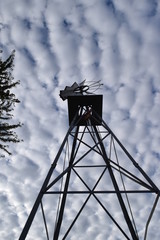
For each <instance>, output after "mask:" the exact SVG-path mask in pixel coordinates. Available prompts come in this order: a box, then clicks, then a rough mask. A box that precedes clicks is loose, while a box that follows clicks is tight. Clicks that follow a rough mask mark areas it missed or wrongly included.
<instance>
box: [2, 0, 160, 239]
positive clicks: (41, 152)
mask: <svg viewBox="0 0 160 240" xmlns="http://www.w3.org/2000/svg"><path fill="white" fill-rule="evenodd" d="M0 9H1V10H0V28H1V32H0V47H1V48H3V50H4V52H3V57H4V58H5V57H7V56H8V55H9V53H10V52H11V51H12V50H13V49H16V58H15V69H14V76H15V79H20V80H21V85H20V86H19V87H17V88H16V89H15V90H14V91H15V93H16V95H17V97H18V98H19V99H20V100H21V103H20V104H19V105H18V106H17V107H16V108H15V111H14V115H15V119H16V120H17V121H21V122H23V123H24V126H23V127H22V128H21V129H19V130H18V134H19V136H20V138H23V139H24V142H22V143H20V144H17V145H14V146H13V145H11V150H12V152H13V156H11V157H6V159H5V160H4V159H1V169H0V180H1V181H0V182H1V183H0V199H1V201H0V205H1V210H0V216H1V217H0V222H1V223H2V225H1V228H0V237H1V238H3V239H4V238H6V239H9V240H12V239H16V238H18V237H19V234H20V232H21V228H22V227H23V225H24V223H25V221H26V219H27V215H28V214H29V212H30V209H31V207H32V206H33V203H34V200H35V198H36V196H37V194H38V191H39V189H40V187H41V185H42V182H43V180H44V178H45V176H46V174H47V171H48V169H49V167H50V164H51V162H52V161H53V160H54V158H55V156H56V154H57V151H58V149H59V146H60V144H61V142H62V140H63V138H64V135H65V133H66V131H67V128H68V116H67V103H66V102H63V101H62V100H61V99H60V97H59V91H60V90H62V89H64V88H65V86H66V85H72V84H73V83H74V82H75V81H76V82H82V81H83V80H84V79H87V80H99V79H101V80H102V82H103V84H104V86H103V89H102V91H100V90H99V92H102V93H103V99H104V100H103V118H104V120H105V121H106V122H107V124H109V126H110V127H111V128H112V130H113V132H115V134H116V135H117V136H118V137H119V138H120V139H121V140H122V141H123V143H124V145H125V146H126V147H127V148H128V149H129V151H131V153H132V154H133V157H135V158H136V159H137V161H138V162H139V164H140V165H141V164H142V168H144V169H145V171H146V172H147V173H148V174H149V175H150V176H151V178H153V180H154V181H155V182H156V184H157V185H158V184H159V182H158V179H159V175H160V173H159V172H160V168H159V160H160V154H159V144H160V135H159V132H160V127H159V118H160V108H159V102H160V86H159V75H160V68H159V62H160V59H159V56H160V54H159V52H160V40H159V21H160V20H159V2H158V1H147V0H142V1H140V2H139V1H138V2H137V1H135V0H134V1H129V0H123V1H122V0H114V1H92V2H91V1H83V0H78V1H71V0H70V1H67V3H66V2H65V1H63V0H61V1H56V0H54V1H51V0H48V1H43V0H41V1H39V0H35V1H20V0H16V1H14V2H13V1H9V0H5V1H1V3H0ZM95 159H96V158H95ZM60 167H61V164H59V165H58V170H57V172H56V174H57V173H58V171H59V170H60ZM84 175H85V176H86V173H85V174H84ZM93 175H94V176H95V175H96V174H93ZM88 177H90V180H92V178H93V176H92V175H90V174H88ZM74 183H76V180H75V182H74ZM108 199H110V202H109V203H108V204H111V202H112V201H113V198H112V197H111V196H109V197H108ZM133 199H134V198H133ZM83 200H84V199H78V198H77V202H75V205H73V212H71V211H68V212H67V217H68V219H71V217H72V216H73V215H74V214H76V210H77V209H78V207H79V202H83ZM51 201H52V200H51V199H49V200H48V205H46V210H47V212H49V211H50V208H49V207H48V206H50V205H49V203H51ZM143 201H146V199H143V197H142V198H140V201H137V203H136V204H137V205H136V206H135V207H137V208H142V207H143V206H142V205H141V204H142V203H143ZM95 202H96V201H95ZM95 202H94V201H93V202H92V203H89V204H88V208H87V211H88V214H87V212H86V213H84V216H85V217H86V221H85V222H84V220H83V218H80V219H79V221H80V226H81V227H79V229H80V228H81V230H82V232H83V231H84V229H85V230H86V233H87V234H86V237H87V236H89V237H87V238H90V239H94V238H95V239H104V238H105V239H113V240H116V239H118V238H117V232H116V230H115V228H114V225H112V224H111V225H110V224H109V225H108V231H109V232H110V233H111V234H110V236H109V235H108V233H106V232H105V230H104V229H105V227H106V225H105V221H104V219H105V220H106V219H108V218H107V217H106V215H105V214H104V213H103V212H102V211H101V209H100V208H99V206H98V204H97V205H96V204H95ZM68 204H69V206H71V205H72V200H70V201H69V202H68ZM105 204H106V203H105ZM114 206H115V208H116V206H117V205H116V204H115V205H114ZM114 206H113V205H111V206H110V208H111V207H114ZM148 207H149V205H148V204H147V203H146V209H148ZM94 208H95V210H96V211H95V212H94V211H93V209H94ZM143 210H144V209H142V210H141V212H140V213H139V219H137V221H138V224H139V226H140V236H141V234H142V227H143V226H142V225H141V224H142V222H143V219H144V218H145V215H144V211H143ZM115 212H116V211H115ZM135 212H136V211H135ZM54 214H55V212H54ZM85 214H86V215H85ZM117 214H118V213H117ZM136 214H138V213H137V212H136ZM52 215H53V212H51V213H49V221H51V219H52ZM88 215H89V216H90V217H88V218H87V216H88ZM104 215H105V216H104ZM2 216H5V217H3V218H4V219H5V220H4V219H3V218H2ZM117 216H119V215H117ZM38 217H39V216H38ZM158 218H159V212H156V213H155V215H154V218H153V223H152V224H153V225H154V224H156V222H158V220H157V219H158ZM98 221H100V222H101V225H102V228H101V229H102V230H101V233H98V226H97V222H98ZM107 221H108V222H109V223H111V222H110V221H109V220H107ZM37 222H38V220H36V223H37ZM36 223H35V224H36ZM91 223H92V225H91ZM153 225H152V228H151V229H150V231H149V238H150V239H151V238H153V239H155V240H157V239H159V237H160V232H158V231H156V232H155V230H154V226H153ZM77 228H78V224H77V225H75V231H76V230H77ZM8 229H11V230H10V231H8ZM39 231H42V226H41V225H39V228H38V229H37V228H35V229H33V232H32V233H33V236H34V238H35V239H38V233H39ZM96 233H97V236H96ZM76 238H77V239H84V236H83V235H81V234H80V233H77V235H76ZM71 239H75V237H74V236H73V235H72V236H71ZM121 239H122V238H121Z"/></svg>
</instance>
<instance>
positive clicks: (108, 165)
mask: <svg viewBox="0 0 160 240" xmlns="http://www.w3.org/2000/svg"><path fill="white" fill-rule="evenodd" d="M67 99H68V111H69V125H70V126H69V129H68V132H67V134H66V136H65V138H64V140H63V142H62V144H61V146H60V149H59V151H58V153H57V156H56V157H55V160H54V161H53V163H52V165H51V167H50V169H49V172H48V174H47V177H46V179H45V181H44V183H43V186H42V188H41V190H40V192H39V194H38V197H37V200H36V201H35V204H34V206H33V209H32V211H31V213H30V215H29V217H28V220H27V222H26V225H25V227H24V229H23V231H22V233H21V236H20V238H19V240H24V239H26V236H27V235H28V231H29V229H30V227H31V225H32V222H33V219H34V218H35V216H36V214H37V212H38V211H37V210H38V208H39V209H41V212H42V222H44V231H42V232H41V233H40V234H41V236H42V239H47V240H49V239H54V240H59V239H71V237H72V236H74V235H76V234H78V235H81V237H83V236H84V239H87V234H89V230H87V229H85V226H83V228H84V229H83V230H81V233H80V230H79V229H82V228H80V225H79V224H81V223H82V221H80V222H79V219H83V217H84V220H86V219H87V218H90V217H93V219H95V216H96V214H97V216H96V219H97V220H98V219H99V220H100V218H101V214H102V212H103V214H104V216H103V227H104V226H105V228H102V226H101V224H102V223H101V224H100V223H99V222H98V221H97V222H95V221H94V220H93V221H92V222H91V223H93V224H94V226H95V225H96V230H95V231H96V234H97V235H98V234H100V233H101V232H102V229H103V232H105V237H106V238H105V239H108V237H109V236H110V234H112V233H111V232H110V229H111V227H110V226H113V225H114V226H115V229H117V235H118V236H119V237H120V238H121V239H133V240H138V239H142V236H141V235H142V234H141V235H140V236H139V234H140V231H141V228H142V226H143V228H144V229H145V230H144V231H143V237H144V239H146V236H147V231H148V226H149V223H150V220H151V218H152V215H153V212H154V210H155V207H156V204H157V201H158V198H159V195H160V191H159V189H158V187H157V186H156V185H155V184H154V183H153V181H152V180H151V179H150V177H149V176H148V175H147V174H146V173H145V171H144V170H143V169H142V168H141V167H140V166H139V164H138V163H137V162H136V161H135V160H134V158H133V157H132V156H131V155H130V154H129V152H128V151H127V150H126V148H125V147H124V146H123V145H122V143H121V142H120V141H119V139H118V138H117V137H116V136H115V134H114V133H113V132H112V131H111V129H110V128H109V127H108V125H107V124H106V123H105V121H104V120H103V119H102V95H89V96H86V95H84V96H83V95H76V94H75V95H74V96H67ZM142 195H143V196H144V195H145V198H143V199H146V200H148V201H149V202H150V200H151V198H152V199H153V200H152V203H153V204H152V206H151V211H150V212H148V218H147V219H146V223H145V222H144V223H141V226H138V225H137V219H138V217H137V204H136V200H137V199H138V197H139V196H142ZM51 197H52V200H51ZM47 200H48V202H47ZM45 201H46V205H45ZM49 204H50V205H49ZM90 204H91V205H90ZM143 204H144V203H142V206H143ZM90 212H92V214H91V216H90ZM100 213H101V214H100ZM83 214H84V215H83ZM40 223H41V222H40V219H39V216H38V227H42V226H41V224H40ZM86 225H87V224H86ZM35 228H36V227H35ZM115 229H114V231H116V230H115ZM31 234H32V232H31ZM94 236H95V237H96V235H94ZM77 239H78V238H77ZM88 239H89V238H88Z"/></svg>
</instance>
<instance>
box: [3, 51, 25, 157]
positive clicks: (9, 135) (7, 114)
mask: <svg viewBox="0 0 160 240" xmlns="http://www.w3.org/2000/svg"><path fill="white" fill-rule="evenodd" d="M14 57H15V51H13V52H12V53H11V55H10V56H9V57H8V58H7V59H6V60H5V61H3V60H2V59H0V150H1V151H2V152H7V153H8V154H9V155H10V154H11V152H9V150H8V147H9V146H8V145H6V143H7V142H8V143H9V142H14V143H17V142H20V141H21V140H20V139H19V138H18V136H17V134H16V132H15V131H14V130H15V129H16V128H17V127H21V126H22V124H21V123H20V122H19V123H17V124H13V123H12V119H13V114H12V111H13V110H14V107H15V104H16V103H19V102H20V101H19V100H18V99H17V98H16V96H15V94H14V93H12V92H11V90H12V88H14V87H16V86H17V85H18V84H20V81H14V77H13V75H12V71H13V67H14V64H13V62H14ZM2 156H4V155H2V154H1V153H0V157H2Z"/></svg>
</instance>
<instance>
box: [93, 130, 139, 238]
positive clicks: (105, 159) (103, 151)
mask: <svg viewBox="0 0 160 240" xmlns="http://www.w3.org/2000/svg"><path fill="white" fill-rule="evenodd" d="M93 127H94V130H95V133H96V136H97V139H98V141H99V143H100V147H101V150H102V154H103V155H102V156H103V159H104V161H105V163H106V165H107V167H108V171H109V174H110V177H111V180H112V183H113V186H114V188H115V191H116V194H117V197H118V200H119V203H120V206H121V209H122V211H123V215H124V218H125V220H126V223H127V225H128V228H129V230H130V233H131V236H132V238H133V240H138V237H137V235H136V232H135V229H134V227H133V225H132V222H131V220H130V217H129V215H128V212H127V209H126V207H125V204H124V201H123V198H122V196H121V193H120V190H119V187H118V184H117V181H116V178H115V176H114V174H113V171H112V168H111V165H110V162H109V159H108V157H107V153H106V150H105V148H104V144H103V142H102V141H101V138H100V135H99V132H98V131H97V128H96V126H93Z"/></svg>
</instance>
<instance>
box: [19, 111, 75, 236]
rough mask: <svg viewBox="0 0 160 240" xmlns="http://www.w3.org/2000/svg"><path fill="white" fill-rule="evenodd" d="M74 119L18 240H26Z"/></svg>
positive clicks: (72, 126) (73, 125)
mask: <svg viewBox="0 0 160 240" xmlns="http://www.w3.org/2000/svg"><path fill="white" fill-rule="evenodd" d="M76 118H77V113H76V115H75V117H74V119H73V121H72V123H71V125H70V127H69V129H68V132H67V134H66V136H65V138H64V140H63V142H62V145H61V147H60V149H59V151H58V153H57V156H56V158H55V160H54V161H53V163H52V165H51V167H50V169H49V172H48V174H47V177H46V179H45V181H44V183H43V185H42V188H41V190H40V192H39V194H38V197H37V199H36V201H35V203H34V205H33V208H32V210H31V212H30V215H29V217H28V219H27V221H26V224H25V226H24V228H23V230H22V233H21V235H20V237H19V240H25V239H26V236H27V234H28V231H29V229H30V227H31V225H32V222H33V219H34V217H35V215H36V212H37V209H38V207H39V206H40V204H41V200H42V197H43V195H44V193H45V192H46V188H47V186H48V184H49V181H50V178H51V176H52V174H53V171H54V169H55V167H56V165H57V161H58V159H59V156H60V155H61V152H62V151H63V148H64V146H65V144H66V141H67V139H68V136H69V134H70V133H71V131H72V129H73V128H74V127H75V124H76Z"/></svg>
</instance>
